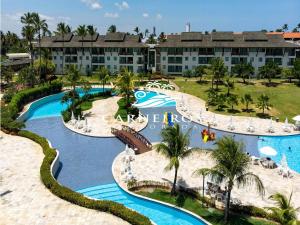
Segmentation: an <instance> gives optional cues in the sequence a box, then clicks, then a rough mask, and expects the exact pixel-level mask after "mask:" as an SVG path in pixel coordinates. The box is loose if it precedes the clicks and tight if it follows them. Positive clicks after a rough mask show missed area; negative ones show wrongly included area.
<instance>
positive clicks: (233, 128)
mask: <svg viewBox="0 0 300 225" xmlns="http://www.w3.org/2000/svg"><path fill="white" fill-rule="evenodd" d="M227 128H228V130H235V127H234V126H233V125H232V124H229V125H228V127H227Z"/></svg>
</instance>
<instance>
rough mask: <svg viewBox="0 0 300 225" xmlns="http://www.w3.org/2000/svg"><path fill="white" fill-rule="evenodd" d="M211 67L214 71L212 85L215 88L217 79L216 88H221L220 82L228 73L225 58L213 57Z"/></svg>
mask: <svg viewBox="0 0 300 225" xmlns="http://www.w3.org/2000/svg"><path fill="white" fill-rule="evenodd" d="M210 64H211V65H210V69H211V71H212V75H213V76H212V81H211V86H212V88H213V85H214V81H215V80H216V81H217V83H216V89H218V88H219V82H220V80H221V78H223V77H224V76H225V74H226V73H227V67H226V66H225V64H224V61H223V59H221V58H214V59H212V61H211V63H210Z"/></svg>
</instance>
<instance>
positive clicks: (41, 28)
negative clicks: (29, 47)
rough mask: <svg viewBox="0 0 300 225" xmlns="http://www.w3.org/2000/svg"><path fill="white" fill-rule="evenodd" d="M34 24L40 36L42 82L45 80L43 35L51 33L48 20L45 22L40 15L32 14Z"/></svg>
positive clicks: (40, 75)
mask: <svg viewBox="0 0 300 225" xmlns="http://www.w3.org/2000/svg"><path fill="white" fill-rule="evenodd" d="M32 23H33V26H34V29H35V31H36V33H37V36H38V44H39V58H40V66H39V77H40V80H45V77H44V76H42V71H41V70H42V67H41V64H42V48H41V39H42V35H43V36H44V35H45V34H46V33H48V32H49V29H48V24H47V23H46V20H43V19H41V18H40V16H39V14H38V13H33V14H32Z"/></svg>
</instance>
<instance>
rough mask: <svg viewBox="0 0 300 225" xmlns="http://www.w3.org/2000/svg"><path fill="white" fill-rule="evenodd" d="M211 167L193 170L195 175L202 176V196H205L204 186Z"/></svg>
mask: <svg viewBox="0 0 300 225" xmlns="http://www.w3.org/2000/svg"><path fill="white" fill-rule="evenodd" d="M209 172H210V169H207V168H202V169H197V170H195V171H194V172H193V174H194V175H196V176H202V197H203V198H204V189H205V188H204V187H205V177H206V176H207V175H209ZM203 202H204V201H202V206H203Z"/></svg>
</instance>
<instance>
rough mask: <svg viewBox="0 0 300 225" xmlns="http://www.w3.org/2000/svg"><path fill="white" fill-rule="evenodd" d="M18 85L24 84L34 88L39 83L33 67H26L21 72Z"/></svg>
mask: <svg viewBox="0 0 300 225" xmlns="http://www.w3.org/2000/svg"><path fill="white" fill-rule="evenodd" d="M17 83H20V84H23V85H25V86H28V87H34V85H35V84H36V83H37V79H36V71H35V70H34V68H33V66H28V67H24V68H23V69H21V70H20V72H19V75H18V79H17Z"/></svg>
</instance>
